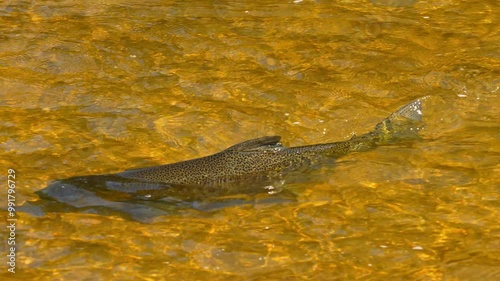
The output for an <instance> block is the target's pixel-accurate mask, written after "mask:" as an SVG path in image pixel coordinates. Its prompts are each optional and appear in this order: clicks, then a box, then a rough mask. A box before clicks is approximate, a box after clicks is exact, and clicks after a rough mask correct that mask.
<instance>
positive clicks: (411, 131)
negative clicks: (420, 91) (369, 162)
mask: <svg viewBox="0 0 500 281" xmlns="http://www.w3.org/2000/svg"><path fill="white" fill-rule="evenodd" d="M424 98H425V97H424ZM424 98H420V99H417V100H414V101H412V102H410V103H409V104H407V105H405V106H403V107H401V108H400V109H398V110H396V111H395V112H393V113H392V114H391V115H389V117H387V118H385V119H384V120H382V122H380V123H378V124H377V125H376V126H375V129H374V130H373V131H371V132H370V133H367V134H364V135H362V136H359V137H353V138H352V139H351V141H352V145H351V151H364V150H368V149H371V148H373V147H375V146H378V145H385V144H391V143H395V142H398V141H404V140H410V139H415V138H418V131H420V130H421V129H423V121H422V116H423V112H422V100H423V99H424Z"/></svg>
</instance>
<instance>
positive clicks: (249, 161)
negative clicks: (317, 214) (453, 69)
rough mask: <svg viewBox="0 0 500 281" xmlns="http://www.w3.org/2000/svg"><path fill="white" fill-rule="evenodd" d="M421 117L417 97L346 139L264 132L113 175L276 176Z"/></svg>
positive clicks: (211, 180) (195, 181)
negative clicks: (299, 142) (289, 137)
mask: <svg viewBox="0 0 500 281" xmlns="http://www.w3.org/2000/svg"><path fill="white" fill-rule="evenodd" d="M421 121H422V104H421V100H416V101H414V102H412V103H410V104H408V105H406V106H404V107H402V108H401V109H399V110H398V111H396V112H394V113H393V114H392V115H391V116H389V117H388V118H386V119H384V120H383V121H382V122H380V123H379V124H377V126H375V129H374V130H373V131H372V132H370V133H367V134H364V135H361V136H354V137H353V138H351V139H350V140H347V141H342V142H333V143H325V144H314V145H307V146H299V147H290V148H288V147H285V146H283V145H282V144H281V143H280V142H279V141H280V139H281V137H280V136H266V137H261V138H257V139H251V140H248V141H244V142H242V143H239V144H236V145H234V146H231V147H229V148H228V149H226V150H223V151H221V152H219V153H216V154H213V155H209V156H205V157H202V158H197V159H192V160H187V161H182V162H177V163H172V164H167V165H161V166H154V167H148V168H140V169H134V170H129V171H125V172H122V173H118V174H117V176H120V177H124V178H128V179H134V180H139V181H144V182H155V183H164V184H170V185H185V186H218V185H219V186H222V185H226V184H231V183H234V182H241V181H246V180H252V181H254V180H257V179H265V178H274V177H278V176H283V175H286V174H287V173H289V172H292V171H295V170H300V169H303V168H306V167H308V166H311V165H314V164H316V163H318V162H321V160H322V159H324V158H334V159H335V158H339V157H342V156H344V155H347V154H349V153H350V152H355V151H363V150H368V149H371V148H374V147H376V146H377V145H380V144H385V143H390V142H392V141H394V140H395V139H401V138H402V137H403V136H402V135H401V134H402V133H403V134H409V133H414V132H415V131H417V129H418V128H419V127H418V125H417V124H419V123H420V122H421Z"/></svg>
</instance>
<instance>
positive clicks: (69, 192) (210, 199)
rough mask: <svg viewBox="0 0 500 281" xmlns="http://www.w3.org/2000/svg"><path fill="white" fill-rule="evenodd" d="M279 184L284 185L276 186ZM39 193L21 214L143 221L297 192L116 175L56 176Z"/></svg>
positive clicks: (280, 199) (277, 199)
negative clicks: (61, 177)
mask: <svg viewBox="0 0 500 281" xmlns="http://www.w3.org/2000/svg"><path fill="white" fill-rule="evenodd" d="M280 184H281V185H282V184H283V183H278V184H274V185H275V186H277V185H280ZM270 187H271V188H270ZM35 193H36V194H37V195H38V197H39V198H38V199H35V200H32V201H28V202H26V203H25V204H24V205H23V206H21V207H20V211H21V212H24V213H28V214H30V215H32V216H36V217H43V216H46V215H47V214H50V213H82V214H96V215H103V216H117V217H121V218H123V219H126V220H134V221H138V222H143V223H149V222H151V221H152V220H154V219H155V218H156V217H160V216H169V215H180V214H182V213H183V212H186V211H190V212H191V213H192V211H193V210H195V211H199V212H203V213H208V212H214V211H217V210H220V209H223V208H229V207H235V206H242V205H256V204H259V205H263V204H285V203H290V202H295V201H296V195H295V194H294V193H293V192H291V191H288V190H282V189H281V187H277V188H275V187H274V186H272V185H269V182H262V183H255V182H254V183H239V184H233V185H230V186H173V185H168V184H162V183H145V182H140V181H134V180H130V179H125V178H122V177H119V176H117V175H92V176H80V177H73V178H68V179H63V180H56V181H53V182H51V183H50V184H49V185H48V186H47V187H45V188H43V189H41V190H39V191H36V192H35Z"/></svg>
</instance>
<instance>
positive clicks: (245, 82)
mask: <svg viewBox="0 0 500 281" xmlns="http://www.w3.org/2000/svg"><path fill="white" fill-rule="evenodd" d="M499 9H500V8H499V3H498V1H494V0H482V1H453V0H439V1H438V0H430V1H414V0H371V1H361V0H353V1H347V0H345V1H320V0H318V1H312V0H309V1H308V0H303V1H300V0H296V1H293V0H289V1H267V0H265V1H262V0H255V1H201V0H195V1H146V2H144V1H129V0H109V1H108V0H102V1H88V3H87V2H86V1H74V0H73V1H71V0H68V1H3V2H1V3H0V36H1V40H0V128H1V129H0V132H1V134H0V153H1V155H2V157H1V159H0V163H1V165H0V167H2V171H1V175H0V179H1V182H2V186H4V187H5V188H4V187H2V189H1V191H0V196H1V200H0V202H2V206H1V211H2V213H3V214H5V215H4V216H2V217H4V218H5V221H6V224H7V218H8V215H7V214H8V213H7V211H6V210H7V188H6V186H7V175H8V169H14V170H15V172H16V189H15V191H16V193H15V204H16V207H17V206H20V205H23V204H25V203H26V202H29V201H30V202H31V201H36V200H38V197H37V195H36V194H35V193H34V192H35V191H37V190H40V189H41V188H43V187H45V186H47V184H49V183H50V182H51V181H52V180H55V179H62V178H68V177H72V176H77V175H91V174H103V173H115V172H120V171H123V170H126V169H130V168H138V167H145V166H150V165H159V164H165V163H171V162H176V161H181V160H185V159H190V158H195V157H200V156H204V155H208V154H211V153H215V152H218V151H220V150H222V149H225V148H227V147H229V146H231V145H233V144H235V143H237V142H240V141H244V140H247V139H251V138H256V137H260V136H265V135H281V136H282V142H283V144H285V145H287V146H297V145H306V144H313V143H322V142H331V141H342V140H347V139H349V138H350V137H352V135H353V134H357V135H360V134H362V133H366V132H368V131H370V130H371V129H372V128H373V126H374V125H375V124H376V123H377V122H379V121H380V120H382V119H383V118H384V117H386V116H387V115H389V114H390V113H391V112H393V111H394V110H396V109H397V108H399V107H400V106H402V105H404V104H406V103H408V102H410V101H412V100H414V99H417V98H421V97H424V96H425V97H426V98H425V99H424V102H423V103H424V105H423V106H424V109H423V112H424V121H425V123H426V125H425V129H424V130H422V131H421V134H420V135H421V139H419V140H414V141H409V142H404V143H400V144H394V145H390V146H383V147H378V148H377V149H375V150H372V151H368V152H363V153H355V154H351V155H348V156H346V157H344V158H342V159H339V160H338V161H337V163H336V165H334V166H326V167H323V168H321V169H319V170H316V171H313V172H311V173H310V174H308V175H307V176H305V177H304V179H303V180H302V181H299V182H297V183H294V184H289V185H286V184H285V186H284V189H286V190H287V191H288V192H291V193H293V194H294V199H293V200H290V201H283V202H274V201H273V200H269V198H270V197H272V195H261V196H260V197H258V198H254V200H253V201H251V202H247V203H245V204H236V205H234V206H225V207H223V208H216V209H213V210H208V211H207V210H204V211H202V210H197V209H186V210H182V211H180V212H176V213H173V214H172V215H169V216H160V217H157V218H155V219H153V220H151V221H149V222H147V223H145V222H139V221H134V220H127V219H124V218H122V217H118V216H113V215H106V214H100V213H97V214H85V213H75V212H48V213H43V214H36V213H22V212H20V211H18V212H16V218H17V221H16V231H15V241H16V245H15V246H16V264H15V271H16V273H10V272H8V271H7V269H8V268H9V266H8V265H6V263H7V261H8V258H7V257H6V255H7V254H8V253H9V247H10V246H9V245H8V242H7V241H8V235H9V233H8V232H7V231H6V228H5V227H2V231H1V232H0V234H1V241H0V249H2V257H3V258H2V262H1V264H2V266H1V268H2V273H1V274H2V276H3V277H2V280H15V279H20V280H483V281H487V280H500V266H499V265H500V228H499V224H498V218H499V191H500V189H499V186H500V177H499V172H500V166H499V163H500V157H499V156H500V144H499V139H500V126H499V124H500V114H499V110H498V109H499V107H500V98H499V88H500V75H499V70H500V60H499V58H500V44H499V42H500V36H499V30H500V28H499ZM7 230H8V229H7Z"/></svg>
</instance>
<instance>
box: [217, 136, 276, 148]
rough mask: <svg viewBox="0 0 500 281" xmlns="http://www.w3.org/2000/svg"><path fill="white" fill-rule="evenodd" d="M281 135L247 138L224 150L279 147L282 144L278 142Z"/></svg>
mask: <svg viewBox="0 0 500 281" xmlns="http://www.w3.org/2000/svg"><path fill="white" fill-rule="evenodd" d="M280 139H281V137H280V136H266V137H261V138H256V139H251V140H247V141H244V142H240V143H238V144H235V145H233V146H231V147H229V148H228V149H226V150H225V151H254V150H262V149H264V150H265V149H268V148H273V149H275V148H279V147H282V145H281V144H280V143H279V141H280Z"/></svg>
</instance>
